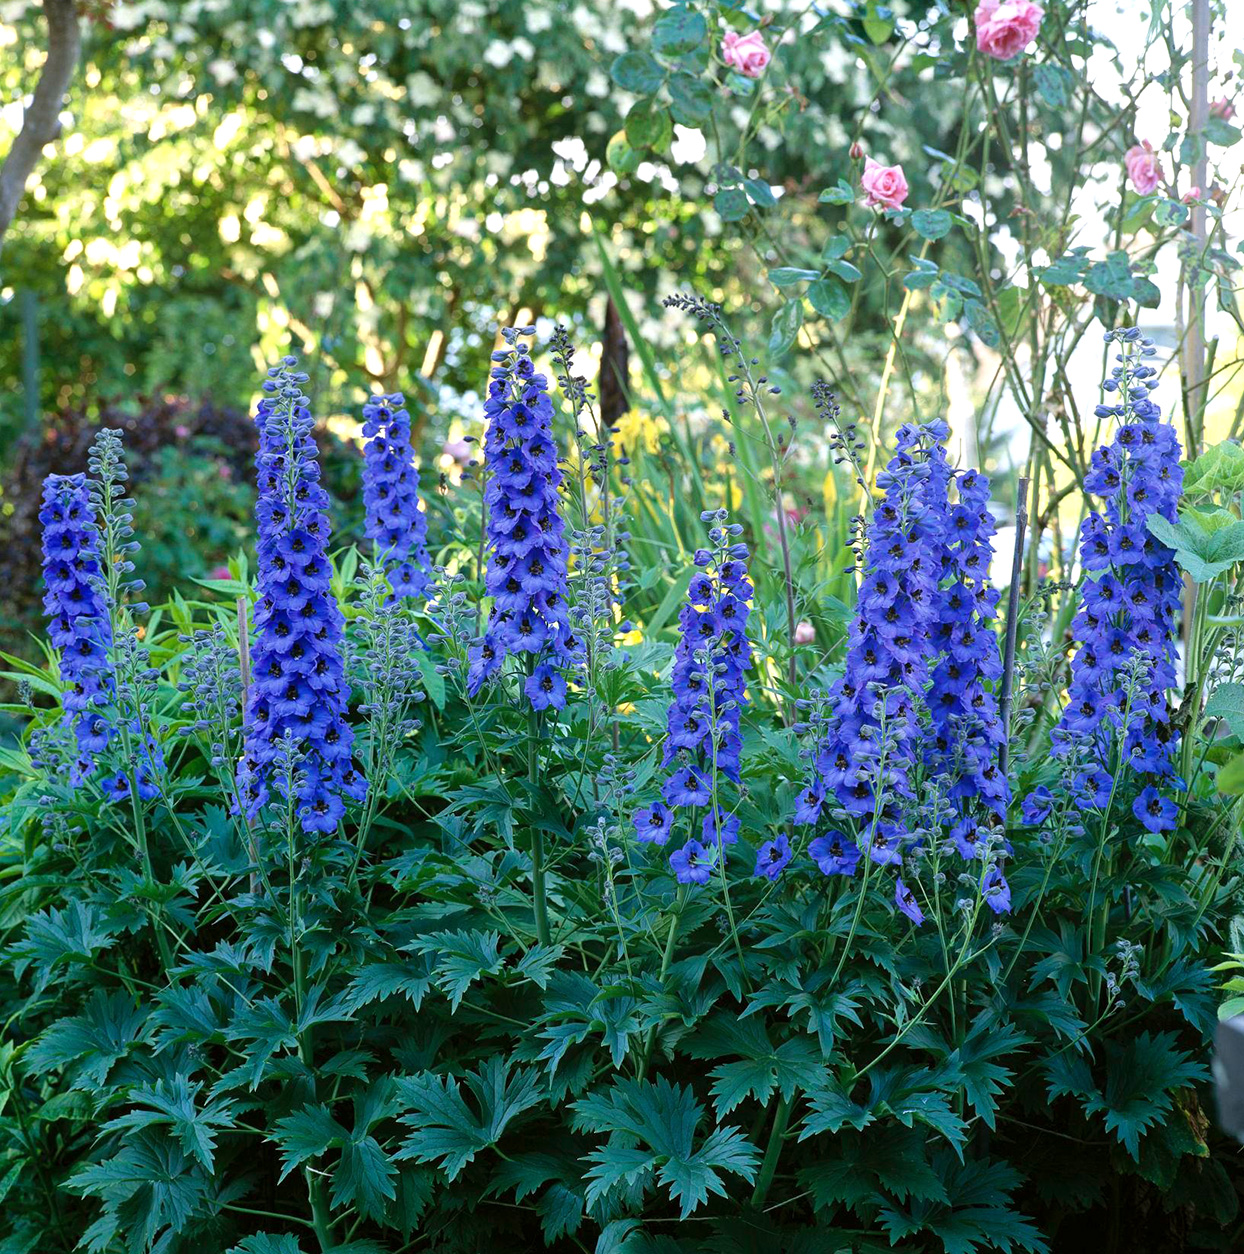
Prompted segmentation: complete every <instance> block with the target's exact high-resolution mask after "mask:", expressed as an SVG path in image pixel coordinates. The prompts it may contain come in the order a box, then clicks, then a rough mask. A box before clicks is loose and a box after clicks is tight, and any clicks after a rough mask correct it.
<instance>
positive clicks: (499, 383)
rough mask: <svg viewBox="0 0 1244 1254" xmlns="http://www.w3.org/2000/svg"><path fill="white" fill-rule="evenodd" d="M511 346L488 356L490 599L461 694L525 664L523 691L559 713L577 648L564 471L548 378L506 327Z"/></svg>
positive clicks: (538, 704) (539, 705) (538, 706)
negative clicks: (562, 500)
mask: <svg viewBox="0 0 1244 1254" xmlns="http://www.w3.org/2000/svg"><path fill="white" fill-rule="evenodd" d="M504 334H505V337H506V341H507V343H508V345H509V347H508V348H505V349H500V350H498V351H497V352H495V353H494V354H493V367H492V372H491V377H490V382H489V385H488V399H487V401H486V402H485V404H484V411H485V413H486V414H487V416H488V431H487V435H486V437H485V441H484V463H485V467H486V471H487V473H488V476H489V479H488V486H487V489H486V490H485V494H484V500H485V505H486V508H487V536H486V540H487V573H486V575H485V580H484V584H485V589H486V590H487V592H488V594H489V596H491V597H492V598H493V608H492V613H491V615H490V616H489V619H488V625H487V629H486V630H485V632H484V634H483V636H482V637H481V638H480V639H479V640H477V641H476V642H475V643H474V644H473V645H472V646H471V649H470V655H469V662H470V666H469V670H468V675H467V691H468V693H469V694H470V695H471V696H474V695H475V694H476V693H477V692H478V691H479V690H480V688H481V687H482V686H483V685H484V683H486V682H487V681H488V680H489V679H491V678H492V677H493V676H494V675H496V674H497V673H498V672H499V671H500V669H501V667H502V665H503V663H504V662H505V659H506V658H507V657H508V656H511V655H516V654H525V655H526V656H527V659H528V678H527V681H526V688H525V691H526V694H527V697H528V699H529V700H530V701H531V703H532V705H533V706H534V707H535V708H536V709H538V710H541V709H548V708H552V709H556V710H559V709H561V708H562V707H563V706H564V705H565V703H566V684H565V679H564V677H563V676H562V675H561V674H560V669H559V668H560V666H561V665H562V664H564V663H566V662H568V661H570V660H572V659H573V657H574V655H575V653H576V642H575V637H574V634H573V632H572V631H571V629H570V618H569V605H568V601H567V579H566V540H565V535H564V531H565V525H564V523H563V521H562V517H561V514H560V513H559V512H558V489H559V487H560V485H561V479H562V476H561V470H560V468H559V467H558V453H557V445H556V443H555V442H554V440H553V433H552V421H553V402H552V400H551V399H550V397H549V392H548V380H547V378H546V377H545V376H544V375H542V374H538V373H536V368H535V365H534V363H533V362H532V360H531V354H530V349H529V348H528V347H527V345H526V344H524V343H522V342H521V340H520V339H519V335H520V334H530V332H528V331H526V330H525V329H524V330H523V331H521V332H520V331H517V330H515V329H514V328H512V327H509V328H506V331H505V332H504Z"/></svg>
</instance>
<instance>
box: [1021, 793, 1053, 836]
mask: <svg viewBox="0 0 1244 1254" xmlns="http://www.w3.org/2000/svg"><path fill="white" fill-rule="evenodd" d="M1054 802H1055V797H1054V794H1053V793H1052V792H1051V791H1050V790H1049V789H1048V788H1047V787H1046V786H1045V785H1044V784H1038V785H1037V786H1036V788H1034V789H1033V790H1032V792H1030V793H1029V794H1028V796H1026V797H1025V798H1024V803H1023V805H1022V806H1021V807H1020V812H1021V814H1022V815H1023V819H1024V822H1025V823H1027V824H1028V825H1029V826H1030V827H1039V826H1040V825H1041V824H1042V823H1044V822H1045V820H1046V819H1048V818H1049V817H1050V813H1051V811H1052V810H1053V809H1054Z"/></svg>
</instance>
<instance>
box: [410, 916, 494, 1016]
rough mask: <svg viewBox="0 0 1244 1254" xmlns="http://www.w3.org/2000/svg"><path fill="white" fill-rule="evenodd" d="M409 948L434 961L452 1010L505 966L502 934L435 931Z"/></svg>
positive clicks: (439, 984)
mask: <svg viewBox="0 0 1244 1254" xmlns="http://www.w3.org/2000/svg"><path fill="white" fill-rule="evenodd" d="M409 948H411V949H413V950H414V951H415V952H416V953H420V954H426V955H427V956H428V957H429V958H430V959H432V961H433V963H434V978H435V980H436V986H437V987H438V988H439V989H440V990H441V992H443V993H444V994H445V995H446V996H447V997H448V998H449V1005H450V1008H451V1009H453V1010H457V1009H458V1006H459V1004H460V1003H461V1001H462V999H463V997H464V996H466V991H467V989H469V988H470V987H471V985H472V984H474V983H475V982H476V981H477V980H479V979H481V978H483V977H484V976H485V975H496V974H497V973H498V972H500V970H501V968H502V966H503V965H504V960H503V959H502V957H501V935H500V933H499V932H467V931H461V932H433V933H431V934H430V935H428V936H420V937H419V938H418V939H417V940H414V941H412V942H411V944H410V946H409Z"/></svg>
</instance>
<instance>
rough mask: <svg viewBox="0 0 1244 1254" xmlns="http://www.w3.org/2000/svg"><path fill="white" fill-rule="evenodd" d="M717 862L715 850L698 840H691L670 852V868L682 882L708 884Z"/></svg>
mask: <svg viewBox="0 0 1244 1254" xmlns="http://www.w3.org/2000/svg"><path fill="white" fill-rule="evenodd" d="M716 862H717V859H716V855H715V854H714V853H713V851H712V850H709V849H706V848H705V847H704V846H703V845H702V844H700V842H699V841H698V840H689V841H687V843H686V844H685V845H683V847H682V848H681V849H675V850H674V852H673V853H672V854H670V868H671V870H673V872H674V876H675V878H676V879H677V880H678V882H679V883H680V884H707V883H708V881H709V877H710V876H711V875H712V873H713V867H714V866H715V865H716Z"/></svg>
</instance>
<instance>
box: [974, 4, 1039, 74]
mask: <svg viewBox="0 0 1244 1254" xmlns="http://www.w3.org/2000/svg"><path fill="white" fill-rule="evenodd" d="M1044 16H1045V10H1044V9H1043V8H1042V7H1041V6H1040V5H1039V4H1033V2H1032V0H981V2H980V4H979V5H978V6H977V8H976V13H975V21H976V48H977V51H978V52H983V53H984V54H985V55H986V56H988V57H993V58H994V59H995V60H997V61H1009V60H1010V59H1011V58H1012V57H1017V56H1019V54H1020V53H1021V52H1023V50H1024V49H1025V48H1027V47H1028V45H1029V44H1030V43H1032V41H1033V40H1034V39H1036V37H1037V31H1039V30H1040V29H1041V19H1042V18H1043V17H1044Z"/></svg>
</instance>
